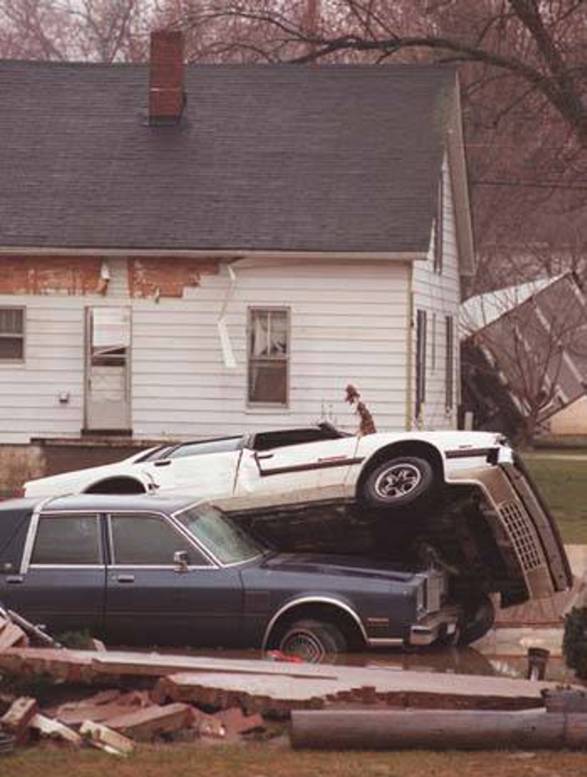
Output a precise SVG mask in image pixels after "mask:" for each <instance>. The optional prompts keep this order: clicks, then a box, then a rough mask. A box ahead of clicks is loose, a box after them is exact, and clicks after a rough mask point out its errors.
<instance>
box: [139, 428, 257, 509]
mask: <svg viewBox="0 0 587 777" xmlns="http://www.w3.org/2000/svg"><path fill="white" fill-rule="evenodd" d="M241 439H242V438H241V437H228V438H223V439H221V440H209V441H206V442H196V443H186V444H184V445H179V446H177V447H176V448H172V449H171V450H169V451H167V452H166V454H165V456H164V457H163V458H158V459H155V460H154V461H149V462H146V463H145V464H144V465H142V471H143V473H144V474H146V475H147V477H148V478H149V480H151V481H152V482H153V483H154V484H155V486H156V487H157V488H159V489H161V490H162V491H167V490H170V489H173V490H176V491H178V492H181V493H185V494H194V495H195V496H206V497H208V496H223V497H225V496H230V495H231V494H232V492H233V489H234V484H235V480H236V473H237V469H238V463H239V459H240V457H241V453H242V446H241Z"/></svg>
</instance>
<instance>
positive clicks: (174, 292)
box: [128, 256, 218, 298]
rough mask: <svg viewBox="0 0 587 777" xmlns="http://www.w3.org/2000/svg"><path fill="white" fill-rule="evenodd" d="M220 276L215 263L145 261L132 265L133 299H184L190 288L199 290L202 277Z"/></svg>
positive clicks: (178, 258) (175, 258) (181, 259)
mask: <svg viewBox="0 0 587 777" xmlns="http://www.w3.org/2000/svg"><path fill="white" fill-rule="evenodd" d="M216 273H218V261H217V260H214V259H210V260H207V261H206V260H202V259H188V258H183V257H173V258H169V259H167V260H166V258H165V257H164V256H163V257H155V258H154V257H143V258H140V259H129V261H128V288H129V291H130V295H131V297H138V298H145V297H147V298H151V297H181V296H183V290H184V288H185V287H187V286H199V285H200V278H201V276H202V275H211V274H216Z"/></svg>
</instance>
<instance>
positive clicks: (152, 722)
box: [108, 703, 194, 742]
mask: <svg viewBox="0 0 587 777" xmlns="http://www.w3.org/2000/svg"><path fill="white" fill-rule="evenodd" d="M193 719H194V715H193V712H192V708H191V707H190V705H189V704H181V703H175V704H166V705H164V706H159V705H153V706H151V707H144V708H142V709H138V710H130V711H129V710H128V709H127V711H126V712H125V713H123V714H122V715H118V716H117V717H114V718H109V719H108V727H109V728H111V729H113V730H114V731H118V732H119V733H121V734H124V735H125V736H128V737H131V738H132V739H134V740H136V741H137V742H150V741H152V740H153V739H155V737H157V736H159V735H161V734H169V733H172V732H174V731H179V730H180V729H183V728H187V727H188V726H191V724H192V722H193Z"/></svg>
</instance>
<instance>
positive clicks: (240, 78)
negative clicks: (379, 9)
mask: <svg viewBox="0 0 587 777" xmlns="http://www.w3.org/2000/svg"><path fill="white" fill-rule="evenodd" d="M455 78H456V77H455V71H454V69H453V68H444V67H437V66H417V65H414V66H411V65H394V66H377V67H376V66H354V65H346V66H345V65H334V66H320V67H302V66H288V65H257V66H239V65H191V66H188V67H187V68H186V92H187V105H186V108H185V111H184V116H183V118H182V121H181V123H180V124H179V125H178V126H177V127H150V126H148V125H147V122H146V106H147V97H148V67H147V66H144V65H95V64H62V63H32V62H0V98H1V104H2V111H1V113H0V169H1V170H2V173H3V175H2V186H1V187H0V247H11V246H14V247H17V246H39V247H63V248H74V247H83V248H94V247H99V248H122V249H142V248H145V249H169V250H175V249H204V250H210V249H228V250H232V249H234V250H242V249H256V250H281V251H328V252H336V251H349V252H353V251H357V252H371V251H373V252H380V251H382V252H383V251H384V252H425V251H426V250H427V249H428V243H429V238H430V229H431V224H432V219H433V212H434V203H435V193H436V182H437V179H438V175H439V171H440V165H441V159H442V153H443V148H444V142H445V131H446V124H447V122H448V113H449V110H451V109H450V106H451V105H452V104H453V100H452V95H453V93H454V89H455V83H456V80H455Z"/></svg>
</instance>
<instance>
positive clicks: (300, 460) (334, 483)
mask: <svg viewBox="0 0 587 777" xmlns="http://www.w3.org/2000/svg"><path fill="white" fill-rule="evenodd" d="M357 439H358V438H357V437H350V436H349V437H339V438H335V439H330V440H320V441H316V442H309V443H299V444H296V445H282V446H279V447H275V448H269V449H267V450H250V449H246V450H245V451H244V452H243V457H242V461H241V464H240V467H239V475H238V481H237V487H236V491H235V496H236V497H241V498H243V499H246V498H248V499H249V500H250V501H251V504H254V503H256V502H258V503H259V504H261V503H266V504H272V503H275V504H285V503H290V502H291V503H295V502H303V501H306V500H308V499H337V498H341V497H343V496H345V488H344V484H345V479H346V477H347V475H348V473H349V470H350V468H351V467H352V466H353V465H354V464H356V463H357V460H356V448H357Z"/></svg>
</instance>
